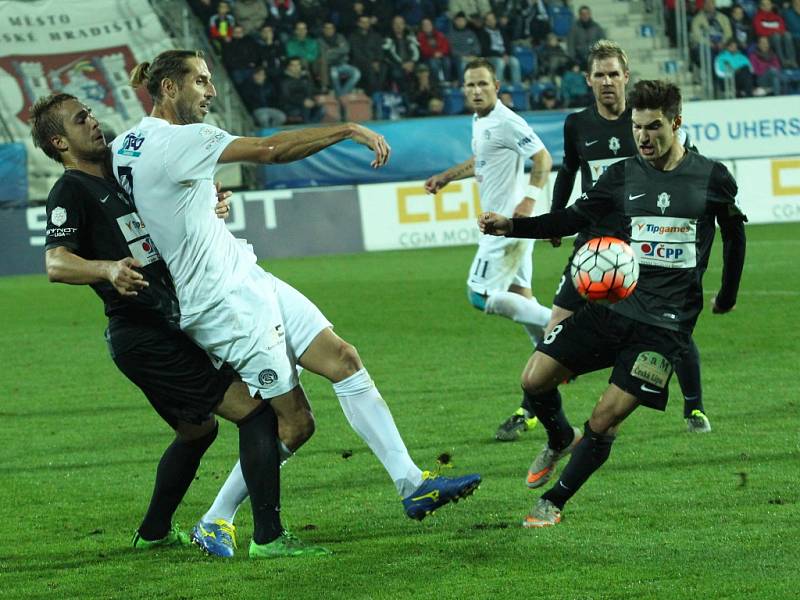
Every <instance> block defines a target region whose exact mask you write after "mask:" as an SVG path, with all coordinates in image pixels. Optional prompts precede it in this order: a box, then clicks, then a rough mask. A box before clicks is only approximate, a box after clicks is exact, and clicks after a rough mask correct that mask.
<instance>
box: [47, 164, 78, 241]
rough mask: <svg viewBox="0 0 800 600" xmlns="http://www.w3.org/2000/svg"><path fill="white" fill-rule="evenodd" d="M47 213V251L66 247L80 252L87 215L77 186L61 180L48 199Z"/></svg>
mask: <svg viewBox="0 0 800 600" xmlns="http://www.w3.org/2000/svg"><path fill="white" fill-rule="evenodd" d="M46 211H47V229H46V231H45V249H46V250H50V249H51V248H57V247H59V246H65V247H67V248H69V249H70V250H74V251H76V252H78V251H79V250H80V246H81V243H80V240H81V235H82V231H83V229H84V227H85V225H86V214H85V210H84V205H83V202H82V201H81V198H80V196H79V195H78V190H77V189H76V188H75V186H73V185H72V184H71V183H70V182H69V181H66V180H65V179H64V178H63V177H62V178H61V179H59V180H58V181H57V182H56V184H55V185H54V186H53V189H52V190H50V195H49V196H48V197H47V208H46Z"/></svg>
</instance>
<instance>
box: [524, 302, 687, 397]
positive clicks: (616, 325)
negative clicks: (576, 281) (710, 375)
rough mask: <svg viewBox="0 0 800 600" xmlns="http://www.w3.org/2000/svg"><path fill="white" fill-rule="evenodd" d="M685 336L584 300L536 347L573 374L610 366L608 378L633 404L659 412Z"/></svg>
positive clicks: (683, 346) (683, 345)
mask: <svg viewBox="0 0 800 600" xmlns="http://www.w3.org/2000/svg"><path fill="white" fill-rule="evenodd" d="M690 339H691V335H690V334H688V333H684V332H680V331H672V330H670V329H665V328H663V327H658V326H655V325H650V324H648V323H642V322H640V321H634V320H633V319H629V318H628V317H625V316H622V315H620V314H618V313H615V312H614V311H612V310H610V309H609V308H608V307H607V306H604V305H602V304H597V303H595V302H587V303H586V304H585V306H584V308H583V309H581V310H579V311H578V312H576V313H575V314H574V315H572V316H571V317H569V318H567V319H565V320H564V321H562V322H561V323H559V324H558V325H556V326H555V327H554V328H553V331H552V332H550V333H549V334H548V335H547V336H545V337H544V338H543V339H542V340H541V341H540V342H539V345H538V346H537V347H536V350H538V351H539V352H543V353H544V354H547V355H548V356H550V357H552V358H554V359H555V360H557V361H558V362H559V363H561V364H562V365H564V366H565V367H567V368H568V369H569V370H570V371H572V372H573V373H575V374H576V375H580V374H582V373H589V372H591V371H598V370H600V369H606V368H608V367H613V370H612V372H611V377H610V378H609V380H608V382H609V383H613V384H614V385H616V386H617V387H619V388H621V389H623V390H625V391H626V392H628V393H629V394H632V395H634V396H636V398H637V399H638V400H639V402H640V403H641V404H642V405H644V406H648V407H650V408H654V409H656V410H664V409H665V408H666V406H667V400H668V399H669V380H670V378H671V377H672V372H673V366H674V365H675V364H676V363H677V362H678V361H679V360H680V359H681V358H682V357H683V355H684V354H685V353H686V350H687V349H688V347H689V341H690Z"/></svg>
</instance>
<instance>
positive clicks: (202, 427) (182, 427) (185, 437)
mask: <svg viewBox="0 0 800 600" xmlns="http://www.w3.org/2000/svg"><path fill="white" fill-rule="evenodd" d="M216 429H217V419H216V418H214V417H213V416H212V417H209V418H208V419H206V420H205V421H203V422H202V423H186V422H184V421H179V422H178V424H177V425H176V426H175V437H176V438H177V439H179V440H180V441H182V442H194V441H196V440H201V439H203V438H206V437H209V436H210V435H211V434H212V433H215V432H216Z"/></svg>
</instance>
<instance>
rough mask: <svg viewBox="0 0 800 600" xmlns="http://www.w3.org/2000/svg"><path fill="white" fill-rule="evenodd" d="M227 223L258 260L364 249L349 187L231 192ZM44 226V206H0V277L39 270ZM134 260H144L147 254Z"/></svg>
mask: <svg viewBox="0 0 800 600" xmlns="http://www.w3.org/2000/svg"><path fill="white" fill-rule="evenodd" d="M62 210H63V209H62ZM209 210H211V209H209ZM55 218H56V219H58V216H57V215H56V217H55ZM64 218H66V215H64ZM226 224H227V226H228V229H229V230H230V231H231V233H233V235H234V236H236V237H237V238H240V239H242V240H245V241H246V242H247V243H248V244H250V245H251V246H253V250H254V251H255V253H256V256H258V258H259V260H266V261H269V259H270V258H277V257H286V256H309V255H319V254H332V253H337V254H344V253H348V254H349V253H355V252H363V250H364V239H363V237H362V235H361V218H360V211H359V203H358V194H357V192H356V188H354V187H341V188H327V189H305V190H280V191H261V192H245V193H241V194H239V193H236V194H234V195H233V196H232V198H231V215H230V217H229V218H228V220H227V222H226ZM46 226H47V220H46V213H45V207H44V206H37V207H30V208H14V209H12V208H9V209H0V239H2V240H3V245H4V249H5V252H4V253H3V258H2V259H0V276H1V275H17V274H23V273H44V244H45V227H46ZM125 229H131V228H127V227H123V230H125ZM134 239H137V240H138V241H141V238H140V237H138V236H137V235H136V234H135V233H132V234H131V236H130V240H134ZM137 248H138V249H137ZM141 250H145V251H147V250H148V248H145V247H144V246H142V245H139V246H137V247H136V248H134V246H131V251H132V252H133V253H134V255H135V254H136V252H138V251H141ZM138 258H140V259H142V261H143V262H149V258H148V256H144V255H142V256H138Z"/></svg>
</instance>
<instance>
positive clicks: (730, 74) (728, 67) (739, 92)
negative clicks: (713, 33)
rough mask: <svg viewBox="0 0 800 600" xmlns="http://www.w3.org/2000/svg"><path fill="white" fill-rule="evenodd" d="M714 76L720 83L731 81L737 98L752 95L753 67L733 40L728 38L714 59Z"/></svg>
mask: <svg viewBox="0 0 800 600" xmlns="http://www.w3.org/2000/svg"><path fill="white" fill-rule="evenodd" d="M714 74H715V75H716V76H717V77H718V78H719V80H720V81H723V80H725V79H732V80H733V82H734V85H735V87H736V96H737V97H738V98H743V97H750V96H752V95H753V66H752V65H751V64H750V60H749V59H748V58H747V57H746V56H745V55H744V54H743V53H742V51H741V49H740V48H739V44H738V43H737V42H736V39H735V38H730V39H729V40H728V41H727V43H726V44H725V48H724V49H723V50H722V52H720V53H719V54H717V57H716V58H715V59H714Z"/></svg>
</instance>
